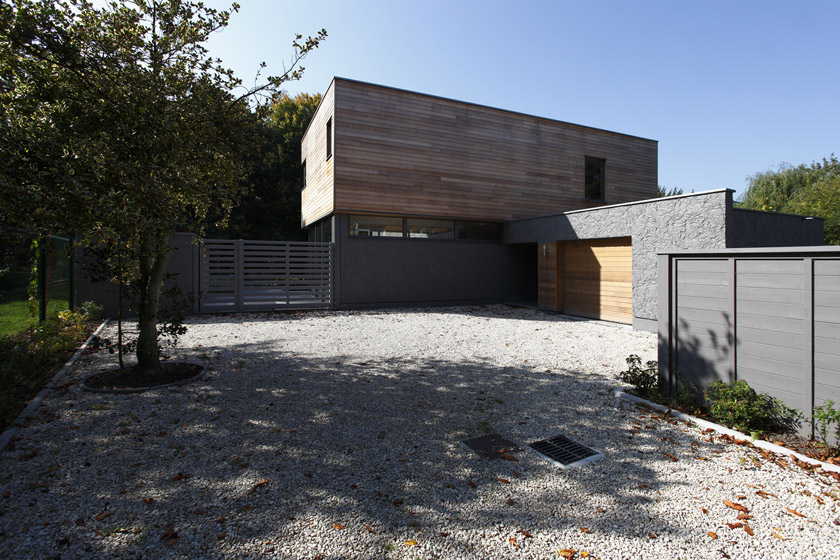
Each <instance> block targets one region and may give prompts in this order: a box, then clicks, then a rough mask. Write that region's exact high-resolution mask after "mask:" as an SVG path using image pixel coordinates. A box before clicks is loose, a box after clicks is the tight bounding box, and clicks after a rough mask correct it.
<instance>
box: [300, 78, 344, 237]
mask: <svg viewBox="0 0 840 560" xmlns="http://www.w3.org/2000/svg"><path fill="white" fill-rule="evenodd" d="M334 105H335V89H334V88H333V87H332V86H330V88H329V89H328V90H327V93H325V94H324V97H323V99H322V100H321V104H320V105H319V106H318V110H317V111H316V112H315V116H314V117H312V122H310V123H309V128H308V129H307V131H306V133H305V134H304V136H303V141H302V143H301V161H304V162H306V188H304V189H303V190H302V191H301V193H300V199H301V203H300V206H301V227H306V226H308V225H311V224H313V223H315V222H316V221H318V220H319V219H321V218H323V217H324V216H327V215H328V214H330V213H331V212H332V211H333V200H334V197H333V181H334V164H335V157H331V158H329V159H327V122H328V121H329V120H330V119H332V118H333V112H334Z"/></svg>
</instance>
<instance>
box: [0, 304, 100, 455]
mask: <svg viewBox="0 0 840 560" xmlns="http://www.w3.org/2000/svg"><path fill="white" fill-rule="evenodd" d="M110 321H111V320H110V319H105V320H104V321H102V324H101V325H99V328H97V329H96V330H95V331H93V334H92V335H90V336H89V337H88V339H87V340H86V341H85V343H84V344H82V345H81V346H80V347H79V349H78V350H76V352H75V353H74V354H73V355H72V356H71V357H70V359H69V360H67V363H65V364H64V367H62V368H61V369H60V370H58V373H56V374H55V375H53V378H52V379H50V381H49V383H47V385H46V386H45V387H44V388H43V389H41V392H40V393H38V394H37V395H36V396H35V398H34V399H32V400H31V401H29V404H28V405H26V408H24V409H23V411H22V412H21V413H20V414H19V415H18V417H17V418H15V421H14V422H12V425H11V427H10V428H7V429H6V431H5V432H3V434H2V435H0V451H3V450H4V449H6V446H7V445H8V444H9V441H11V439H12V438H13V437H15V434H17V432H18V430H20V429H21V428H22V427H23V426H25V425H26V421H27V420H28V419H29V417H30V416H32V415H33V414H34V413H35V411H36V410H37V409H38V407H39V406H40V405H41V402H43V400H44V398H45V397H46V396H47V394H48V393H49V392H50V391H51V390H52V389H53V388H54V387H55V386H56V385H58V382H59V381H61V378H62V377H64V376H65V375H67V372H68V371H70V368H71V367H73V364H75V363H76V360H78V359H79V357H80V356H81V355H82V353H83V352H84V351H85V350H86V349H87V347H88V346H89V345H90V342H91V341H92V340H93V338H94V337H95V336H98V335H99V333H101V332H102V330H103V329H104V328H105V327H106V326H107V325H108V323H109V322H110Z"/></svg>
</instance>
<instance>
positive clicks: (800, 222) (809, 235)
mask: <svg viewBox="0 0 840 560" xmlns="http://www.w3.org/2000/svg"><path fill="white" fill-rule="evenodd" d="M824 228H825V220H823V219H822V218H808V217H805V216H794V215H791V214H777V213H774V212H760V211H758V210H745V209H742V208H734V209H733V212H732V223H731V225H730V226H729V228H728V230H727V233H728V234H729V240H728V242H727V244H726V245H727V247H811V246H814V245H823V243H824Z"/></svg>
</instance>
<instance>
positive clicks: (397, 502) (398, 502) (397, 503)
mask: <svg viewBox="0 0 840 560" xmlns="http://www.w3.org/2000/svg"><path fill="white" fill-rule="evenodd" d="M403 502H404V500H403V499H402V498H397V499H396V500H394V505H395V506H401V505H403Z"/></svg>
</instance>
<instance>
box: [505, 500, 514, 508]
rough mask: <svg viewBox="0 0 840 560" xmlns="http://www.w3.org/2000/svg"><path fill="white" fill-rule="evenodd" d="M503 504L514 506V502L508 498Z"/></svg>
mask: <svg viewBox="0 0 840 560" xmlns="http://www.w3.org/2000/svg"><path fill="white" fill-rule="evenodd" d="M505 503H506V504H507V505H509V506H512V505H515V504H516V502H514V501H513V498H508V499H507V500H505Z"/></svg>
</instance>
